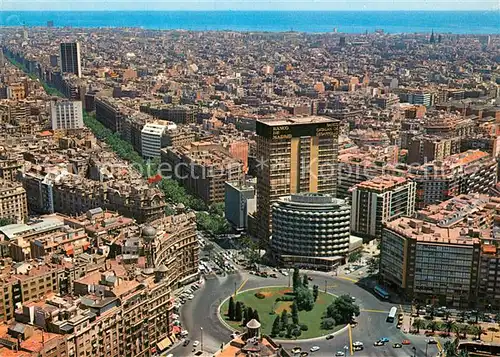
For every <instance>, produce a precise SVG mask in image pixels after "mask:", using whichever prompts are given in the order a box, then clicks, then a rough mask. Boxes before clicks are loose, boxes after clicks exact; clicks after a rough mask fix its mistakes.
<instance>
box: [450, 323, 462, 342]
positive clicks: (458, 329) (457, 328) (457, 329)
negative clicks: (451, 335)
mask: <svg viewBox="0 0 500 357" xmlns="http://www.w3.org/2000/svg"><path fill="white" fill-rule="evenodd" d="M460 328H461V326H460V325H459V324H455V326H453V327H452V328H451V330H452V331H453V332H455V333H456V334H457V339H459V338H460Z"/></svg>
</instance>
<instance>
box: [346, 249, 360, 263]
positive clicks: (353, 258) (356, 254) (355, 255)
mask: <svg viewBox="0 0 500 357" xmlns="http://www.w3.org/2000/svg"><path fill="white" fill-rule="evenodd" d="M361 256H362V254H361V252H360V251H356V252H352V253H351V254H349V258H348V259H349V263H354V262H357V261H359V260H360V259H361Z"/></svg>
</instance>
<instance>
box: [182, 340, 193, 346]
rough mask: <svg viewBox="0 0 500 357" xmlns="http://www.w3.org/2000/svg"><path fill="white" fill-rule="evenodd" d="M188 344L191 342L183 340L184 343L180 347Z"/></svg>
mask: <svg viewBox="0 0 500 357" xmlns="http://www.w3.org/2000/svg"><path fill="white" fill-rule="evenodd" d="M190 342H191V340H190V339H187V340H184V343H183V344H182V345H183V346H184V347H186V346H187V345H189V343H190Z"/></svg>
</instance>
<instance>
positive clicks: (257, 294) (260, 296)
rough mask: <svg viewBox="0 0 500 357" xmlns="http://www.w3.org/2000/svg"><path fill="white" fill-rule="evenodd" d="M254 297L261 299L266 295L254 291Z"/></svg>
mask: <svg viewBox="0 0 500 357" xmlns="http://www.w3.org/2000/svg"><path fill="white" fill-rule="evenodd" d="M255 297H256V298H257V299H261V300H262V299H265V298H266V295H264V294H262V293H255Z"/></svg>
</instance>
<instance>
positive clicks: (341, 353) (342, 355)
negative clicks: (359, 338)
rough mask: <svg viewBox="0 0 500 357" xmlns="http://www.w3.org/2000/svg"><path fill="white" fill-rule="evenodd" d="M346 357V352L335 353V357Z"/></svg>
mask: <svg viewBox="0 0 500 357" xmlns="http://www.w3.org/2000/svg"><path fill="white" fill-rule="evenodd" d="M344 356H345V353H344V352H342V351H337V352H336V353H335V357H344Z"/></svg>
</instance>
